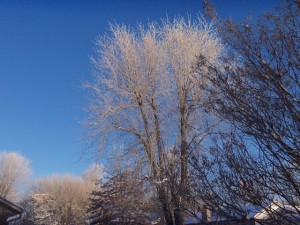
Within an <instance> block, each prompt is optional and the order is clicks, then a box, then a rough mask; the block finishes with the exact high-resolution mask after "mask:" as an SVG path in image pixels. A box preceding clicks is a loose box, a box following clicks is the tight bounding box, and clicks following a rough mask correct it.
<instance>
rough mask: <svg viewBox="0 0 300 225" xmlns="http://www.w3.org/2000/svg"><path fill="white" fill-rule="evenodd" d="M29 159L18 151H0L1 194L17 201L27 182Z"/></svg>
mask: <svg viewBox="0 0 300 225" xmlns="http://www.w3.org/2000/svg"><path fill="white" fill-rule="evenodd" d="M30 175H31V170H30V168H29V161H28V160H27V159H26V158H25V157H24V156H22V155H21V154H19V153H16V152H0V196H1V197H4V198H7V199H9V200H13V201H15V200H16V199H17V198H18V197H20V194H21V190H22V189H23V190H24V185H25V184H26V183H27V181H28V178H29V176H30Z"/></svg>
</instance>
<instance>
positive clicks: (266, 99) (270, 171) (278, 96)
mask: <svg viewBox="0 0 300 225" xmlns="http://www.w3.org/2000/svg"><path fill="white" fill-rule="evenodd" d="M299 16H300V11H299V3H298V2H297V1H286V2H284V3H283V4H282V5H281V6H280V7H278V9H277V10H276V11H274V12H272V13H268V14H265V15H264V16H262V17H261V18H260V19H259V20H258V22H257V23H256V24H255V23H253V22H251V21H249V20H247V21H245V22H243V23H241V24H237V23H235V22H233V21H225V22H223V23H222V24H221V26H220V30H221V31H222V32H223V37H224V40H226V42H227V43H228V44H229V45H230V47H231V50H232V52H231V55H230V56H229V57H226V58H225V59H224V64H223V67H222V68H221V69H220V68H217V67H215V66H212V65H210V75H211V76H210V77H209V78H208V79H210V80H211V82H212V84H213V86H211V88H209V91H210V93H211V96H210V99H211V104H210V107H209V108H208V109H209V110H213V111H214V112H216V113H217V115H218V116H219V117H221V118H222V119H223V120H224V121H226V123H227V125H228V126H230V127H231V129H232V130H231V133H229V134H228V133H227V134H221V135H220V136H219V138H218V139H215V145H214V147H213V148H212V149H211V155H210V156H205V157H204V158H203V159H202V160H201V162H199V161H198V162H197V160H196V159H195V160H194V161H193V164H194V166H195V168H196V169H195V170H194V172H195V175H196V177H197V180H198V181H200V182H199V183H198V184H199V186H198V187H199V190H198V193H199V194H200V195H201V197H202V199H203V200H204V201H206V204H207V205H209V207H211V208H212V209H218V210H219V211H221V212H222V213H223V215H227V216H230V217H236V216H239V215H243V214H247V213H248V212H249V211H248V210H249V208H252V209H253V207H254V208H255V207H256V208H264V209H265V210H266V211H267V212H268V214H269V216H270V217H271V218H273V219H274V220H275V221H277V222H278V220H279V219H280V218H278V215H276V213H274V212H273V211H271V210H270V209H269V208H268V206H269V205H270V204H271V203H276V202H280V204H279V203H278V206H279V208H281V209H282V210H283V211H285V213H286V214H291V215H290V217H289V219H290V220H289V224H293V223H295V218H292V217H293V214H294V213H297V214H299V205H300V199H299V196H300V195H299V193H300V192H299V190H300V189H299V188H300V186H299V184H300V180H299V177H300V170H299V168H300V164H299V162H300V161H299V159H300V158H299V156H300V155H299V149H300V144H299V143H300V142H299V140H300V117H299V115H300V83H299V79H300V64H299V62H300V60H299V59H300V51H299V46H300V39H299V35H300V34H299V31H300V20H299V18H300V17H299ZM206 62H207V64H208V65H209V64H210V63H209V60H207V61H206ZM212 74H214V75H212ZM287 205H288V206H289V207H286V206H287ZM247 207H248V210H247ZM274 220H273V221H272V220H271V223H273V224H274ZM296 220H297V218H296ZM263 222H265V221H263ZM269 222H270V221H269Z"/></svg>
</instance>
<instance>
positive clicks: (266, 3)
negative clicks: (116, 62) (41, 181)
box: [0, 0, 277, 177]
mask: <svg viewBox="0 0 300 225" xmlns="http://www.w3.org/2000/svg"><path fill="white" fill-rule="evenodd" d="M201 2H202V1H201V0H182V1H179V0H177V1H166V0H119V1H117V0H98V1H96V0H82V1H80V0H60V1H59V0H48V1H47V0H36V1H34V0H19V1H17V0H7V1H3V0H0V29H1V32H0V151H3V150H6V151H11V150H15V151H18V152H20V153H22V154H23V155H24V156H25V157H27V158H28V159H29V160H30V161H31V167H32V168H33V171H34V175H35V177H39V176H45V175H50V174H52V173H74V174H81V172H82V171H84V170H85V169H86V168H87V167H88V165H89V163H91V161H90V158H89V159H87V158H85V159H82V160H79V161H78V159H79V158H80V155H81V151H82V148H83V145H82V143H80V142H78V141H79V134H82V133H83V128H82V127H81V125H79V123H78V121H80V120H82V119H83V117H84V112H83V111H82V108H83V107H84V106H85V105H86V103H87V102H86V100H87V99H86V97H87V96H86V94H85V92H84V91H83V90H82V89H81V88H80V85H81V83H82V81H84V80H86V79H89V77H90V74H91V71H92V67H91V64H90V61H89V56H90V55H92V54H93V40H95V38H96V37H97V35H102V34H104V32H106V31H107V27H108V23H109V22H114V21H116V22H118V23H124V24H131V25H135V24H136V23H137V22H145V21H147V20H148V19H150V20H159V18H161V17H165V16H166V14H168V16H169V17H172V16H174V15H184V16H186V15H188V14H190V15H192V16H195V15H196V14H197V12H199V11H200V10H201V4H202V3H201ZM276 2H277V1H272V0H253V1H247V0H215V1H214V3H215V5H216V7H217V10H218V12H219V14H220V15H221V16H222V17H232V18H234V19H241V18H242V16H243V15H248V12H252V14H254V15H256V14H258V13H260V12H261V11H263V10H266V9H271V8H272V7H273V6H274V4H276Z"/></svg>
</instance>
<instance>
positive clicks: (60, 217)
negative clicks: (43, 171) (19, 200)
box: [24, 175, 94, 225]
mask: <svg viewBox="0 0 300 225" xmlns="http://www.w3.org/2000/svg"><path fill="white" fill-rule="evenodd" d="M93 187H94V185H93V184H92V183H90V182H87V181H84V180H83V179H82V178H80V177H73V176H68V175H65V176H58V175H56V176H51V177H47V178H43V179H41V180H39V181H37V182H36V183H35V184H34V185H33V188H32V190H31V193H30V195H29V197H28V199H26V202H25V201H24V204H25V205H26V209H27V211H28V212H27V213H28V218H27V219H26V220H27V222H29V221H32V222H33V223H34V224H41V225H42V224H53V225H62V224H78V225H79V224H85V223H86V220H87V214H86V209H87V203H88V198H89V195H90V193H91V191H92V189H93Z"/></svg>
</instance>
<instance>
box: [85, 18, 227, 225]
mask: <svg viewBox="0 0 300 225" xmlns="http://www.w3.org/2000/svg"><path fill="white" fill-rule="evenodd" d="M96 44H97V57H96V58H94V59H93V63H94V65H95V67H96V73H95V76H94V79H93V81H92V82H90V83H88V84H86V87H88V88H89V90H90V91H91V104H90V107H89V108H88V111H89V116H90V117H89V119H88V121H87V127H88V129H89V134H90V135H91V137H92V138H93V140H95V139H96V140H97V141H98V143H99V146H100V147H99V149H98V150H101V149H103V148H105V147H109V146H110V145H111V143H112V142H113V141H114V140H117V141H118V142H122V146H123V148H126V149H130V148H132V147H133V146H134V148H133V149H138V150H139V154H141V155H142V156H143V157H144V159H146V161H147V165H148V171H149V174H148V177H149V178H150V179H151V181H152V184H153V185H154V186H155V188H156V191H157V195H158V198H159V200H160V203H161V206H162V209H163V212H164V218H165V222H166V224H168V225H173V224H176V225H182V224H183V222H184V208H185V202H186V200H187V194H188V193H187V192H188V191H187V186H188V185H187V184H188V174H189V172H188V158H189V156H190V154H191V151H192V148H191V146H192V145H193V144H196V143H198V142H199V141H200V140H202V138H203V136H204V135H203V134H204V133H205V132H206V131H207V130H209V129H210V127H211V126H212V123H211V121H210V120H208V118H207V114H205V113H203V107H202V106H201V104H203V102H202V100H203V99H204V98H205V97H204V96H203V95H202V94H203V92H202V91H201V88H199V87H200V86H201V85H200V84H203V83H205V79H204V78H203V76H199V73H197V71H199V70H202V72H203V74H204V73H205V72H206V69H205V68H204V67H202V65H201V63H199V60H198V58H199V56H200V55H205V57H206V58H207V59H209V61H210V62H212V63H213V64H216V63H217V62H218V57H219V56H220V54H221V53H222V51H223V46H222V44H221V42H220V40H219V39H218V37H217V35H216V33H215V31H214V30H213V28H212V26H211V25H210V24H208V23H206V22H205V21H203V20H202V19H199V20H196V21H192V20H190V19H189V20H187V21H185V20H184V19H183V18H177V19H175V20H174V21H173V22H170V21H168V20H167V21H163V22H162V25H161V26H158V25H156V24H155V23H149V24H148V25H147V28H144V27H143V26H139V27H138V29H137V30H133V29H131V28H128V27H126V26H119V25H115V26H111V34H110V35H106V36H104V37H103V38H100V39H99V40H97V42H96ZM108 137H109V138H108ZM170 148H173V149H175V151H174V152H175V153H176V154H177V155H178V159H179V161H178V162H179V164H180V167H179V170H178V171H179V176H178V178H177V179H176V180H173V182H171V180H170V179H169V177H168V171H167V168H168V166H169V165H168V164H167V160H166V154H167V152H168V149H170ZM168 187H173V188H172V189H169V188H168ZM170 192H172V193H170Z"/></svg>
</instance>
